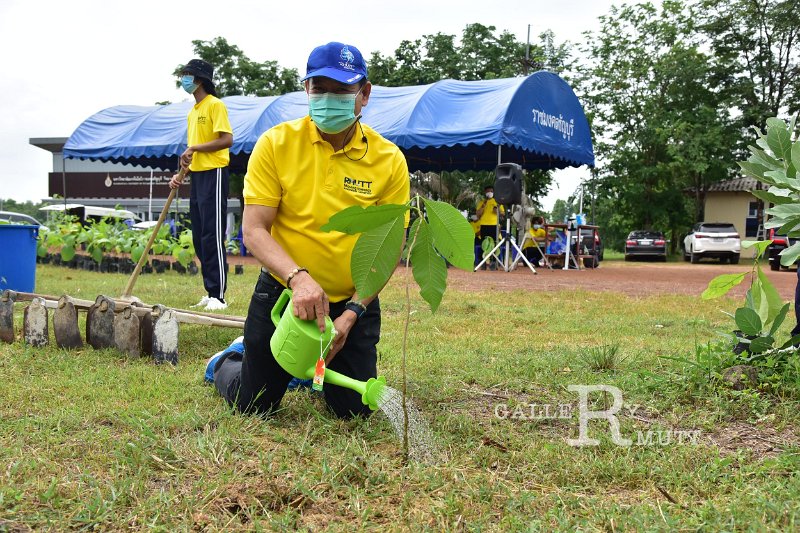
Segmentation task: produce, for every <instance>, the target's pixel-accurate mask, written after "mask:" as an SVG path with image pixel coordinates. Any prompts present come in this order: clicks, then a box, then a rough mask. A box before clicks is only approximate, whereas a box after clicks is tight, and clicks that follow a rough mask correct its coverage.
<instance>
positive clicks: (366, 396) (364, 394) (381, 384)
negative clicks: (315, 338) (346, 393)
mask: <svg viewBox="0 0 800 533" xmlns="http://www.w3.org/2000/svg"><path fill="white" fill-rule="evenodd" d="M325 382H326V383H332V384H334V385H338V386H340V387H345V388H347V389H350V390H354V391H356V392H357V393H359V394H361V403H363V404H364V405H366V406H368V407H369V408H370V409H372V410H373V411H375V410H376V409H378V407H379V404H380V401H381V398H382V397H383V394H384V392H385V391H386V378H385V377H383V376H378V377H377V378H369V379H368V380H367V381H358V380H357V379H353V378H350V377H347V376H345V375H344V374H340V373H339V372H336V371H335V370H327V369H326V370H325Z"/></svg>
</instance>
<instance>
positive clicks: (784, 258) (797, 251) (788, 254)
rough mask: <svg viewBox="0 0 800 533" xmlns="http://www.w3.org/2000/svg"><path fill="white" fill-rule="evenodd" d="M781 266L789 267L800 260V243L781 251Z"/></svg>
mask: <svg viewBox="0 0 800 533" xmlns="http://www.w3.org/2000/svg"><path fill="white" fill-rule="evenodd" d="M780 256H781V265H783V266H785V267H788V266H791V265H793V264H794V263H795V262H796V261H797V259H798V258H800V241H798V242H796V243H794V244H793V245H791V246H790V247H788V248H784V249H783V250H781V253H780Z"/></svg>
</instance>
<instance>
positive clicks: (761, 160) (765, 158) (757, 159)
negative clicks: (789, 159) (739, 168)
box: [748, 146, 783, 170]
mask: <svg viewBox="0 0 800 533" xmlns="http://www.w3.org/2000/svg"><path fill="white" fill-rule="evenodd" d="M749 148H750V151H751V152H752V153H753V155H751V156H750V157H749V158H748V161H750V162H751V163H756V164H758V165H763V166H765V167H767V168H768V169H769V170H780V169H782V168H783V164H782V163H781V162H780V161H778V160H777V159H775V158H774V157H772V156H771V155H769V154H768V153H767V152H765V151H764V150H761V149H759V148H756V147H755V146H749Z"/></svg>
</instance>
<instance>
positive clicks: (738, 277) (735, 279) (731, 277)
mask: <svg viewBox="0 0 800 533" xmlns="http://www.w3.org/2000/svg"><path fill="white" fill-rule="evenodd" d="M745 275H746V272H742V273H740V274H722V275H720V276H717V277H716V278H714V279H712V280H711V281H709V282H708V287H706V290H704V291H703V294H702V295H701V298H702V299H703V300H711V299H713V298H719V297H720V296H724V295H725V294H727V293H728V291H730V290H731V289H732V288H734V287H736V286H737V285H739V284H740V283H741V282H742V280H743V279H744V277H745Z"/></svg>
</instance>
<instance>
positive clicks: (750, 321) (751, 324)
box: [736, 307, 761, 335]
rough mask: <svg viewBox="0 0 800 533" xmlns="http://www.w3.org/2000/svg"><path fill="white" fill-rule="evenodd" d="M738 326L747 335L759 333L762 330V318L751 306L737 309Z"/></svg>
mask: <svg viewBox="0 0 800 533" xmlns="http://www.w3.org/2000/svg"><path fill="white" fill-rule="evenodd" d="M736 327H738V328H739V329H740V330H741V331H742V333H744V334H745V335H758V334H759V333H760V332H761V318H760V317H759V316H758V313H756V312H755V311H753V310H752V309H750V308H749V307H740V308H739V309H737V310H736Z"/></svg>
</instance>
